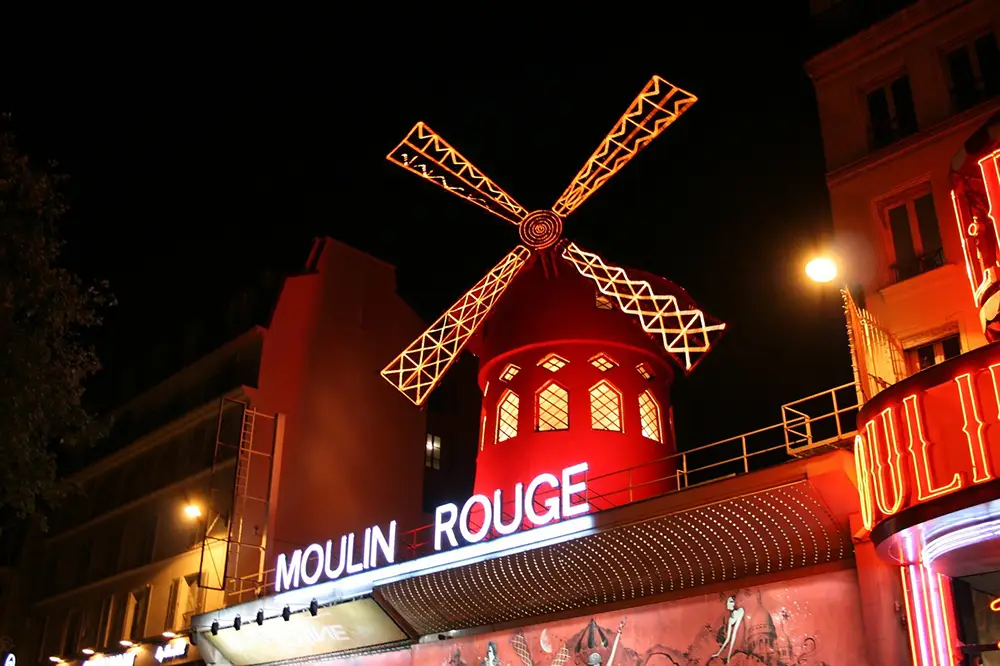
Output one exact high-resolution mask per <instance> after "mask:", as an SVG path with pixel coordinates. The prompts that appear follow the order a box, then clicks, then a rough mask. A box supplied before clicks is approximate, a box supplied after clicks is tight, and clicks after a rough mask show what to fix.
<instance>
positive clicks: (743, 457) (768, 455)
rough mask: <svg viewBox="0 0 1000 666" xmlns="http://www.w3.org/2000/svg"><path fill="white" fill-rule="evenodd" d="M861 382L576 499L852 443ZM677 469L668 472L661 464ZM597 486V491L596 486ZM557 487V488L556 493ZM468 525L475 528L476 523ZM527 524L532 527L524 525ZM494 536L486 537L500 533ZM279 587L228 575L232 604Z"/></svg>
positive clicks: (610, 500)
mask: <svg viewBox="0 0 1000 666" xmlns="http://www.w3.org/2000/svg"><path fill="white" fill-rule="evenodd" d="M858 395H859V393H858V387H857V385H856V384H855V383H854V382H850V383H848V384H843V385H841V386H837V387H835V388H832V389H829V390H826V391H823V392H821V393H817V394H815V395H811V396H808V397H806V398H802V399H800V400H796V401H794V402H790V403H787V404H785V405H782V409H781V412H782V421H781V423H776V424H774V425H771V426H768V427H766V428H760V429H758V430H754V431H751V432H748V433H744V434H742V435H738V436H736V437H730V438H728V439H724V440H721V441H717V442H712V443H711V444H705V445H703V446H699V447H696V448H693V449H689V450H687V451H682V452H678V453H674V454H672V455H669V456H664V457H663V458H660V459H658V460H654V461H651V462H648V463H644V464H642V465H637V466H634V467H627V468H623V469H620V470H616V471H613V472H609V473H605V474H601V475H596V476H587V477H586V480H587V491H586V492H585V493H581V495H582V497H578V498H577V501H581V500H582V501H586V502H587V503H588V504H589V505H590V510H591V511H605V510H608V509H613V508H615V507H618V506H622V505H625V504H628V503H630V502H632V501H635V500H636V499H650V498H653V497H660V496H664V495H668V494H672V493H676V492H681V491H684V490H687V489H689V488H694V487H696V486H702V485H705V484H708V483H712V482H715V481H721V480H724V479H729V478H733V477H736V476H739V475H742V474H748V473H750V472H755V471H758V470H761V469H765V468H768V467H773V466H775V465H778V464H781V463H784V462H787V461H789V460H791V459H793V458H798V457H803V456H809V455H814V454H817V453H822V452H826V451H830V450H832V449H835V448H850V446H851V445H852V444H853V440H854V435H855V434H856V426H855V420H856V417H857V413H858V409H859V407H860V405H859V403H858ZM663 469H672V470H675V471H673V472H671V473H669V474H666V475H664V474H662V473H658V471H659V470H663ZM595 488H599V489H600V490H595ZM556 493H558V490H557V491H554V492H553V493H552V495H555V494H556ZM547 497H548V495H545V494H541V493H540V494H539V495H537V496H536V498H535V504H536V508H537V509H538V510H539V512H543V511H544V508H545V507H544V500H545V499H546V498H547ZM513 502H514V500H513V499H511V500H510V501H509V502H505V503H504V505H503V514H502V515H503V518H504V522H507V523H509V522H510V521H511V520H512V519H513V516H512V514H511V509H512V508H513V507H514V504H513ZM470 527H471V528H472V529H473V531H475V530H476V529H477V527H479V526H477V525H475V524H472V525H470ZM525 528H526V529H527V528H530V527H529V526H527V525H526V526H525ZM497 537H498V535H496V534H489V535H487V537H486V540H489V539H492V538H497ZM433 538H434V526H433V525H423V526H421V527H418V528H416V529H412V530H409V531H407V532H403V533H402V534H400V535H399V544H400V545H399V553H398V555H399V557H398V560H412V559H415V558H418V557H423V556H425V555H430V554H432V553H433V552H434V550H433V548H434V546H433ZM273 589H274V570H273V569H272V570H268V571H266V572H264V573H263V574H262V575H253V576H248V577H246V578H245V579H237V580H234V581H231V584H230V585H229V586H228V587H227V599H228V600H230V601H227V603H234V602H235V601H233V600H235V599H239V600H245V598H246V597H245V595H246V594H247V593H248V592H251V593H253V594H254V595H255V596H258V597H259V596H266V595H267V594H270V593H272V592H273Z"/></svg>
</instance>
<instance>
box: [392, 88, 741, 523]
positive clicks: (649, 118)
mask: <svg viewBox="0 0 1000 666" xmlns="http://www.w3.org/2000/svg"><path fill="white" fill-rule="evenodd" d="M696 99H697V98H695V97H694V96H693V95H691V94H690V93H688V92H685V91H683V90H681V89H680V88H677V87H676V86H673V85H671V84H670V83H667V82H666V81H665V80H663V79H661V78H660V77H658V76H654V77H653V78H652V79H651V80H650V81H649V83H648V84H647V85H646V86H645V88H643V90H642V92H641V93H640V94H639V96H638V97H637V98H636V99H635V101H633V102H632V104H631V106H629V108H628V111H626V112H625V115H624V116H622V118H621V119H620V120H619V121H618V122H617V123H616V124H615V126H614V128H613V129H612V130H611V133H610V134H609V135H608V136H607V138H605V139H604V141H602V142H601V144H600V145H599V146H598V148H597V150H596V151H594V154H593V155H592V156H591V157H590V158H589V159H588V160H587V162H586V164H585V165H584V166H583V168H582V169H581V170H580V171H579V173H577V175H576V177H575V178H574V179H573V181H572V182H571V183H570V185H569V187H568V188H566V191H565V192H563V194H562V196H560V197H559V199H558V200H557V201H556V203H555V205H554V206H553V207H552V209H551V210H537V211H534V212H529V211H528V210H526V209H525V208H523V207H521V206H520V205H519V204H518V203H517V202H516V201H515V200H514V199H513V198H512V197H511V196H510V195H508V194H507V193H506V192H504V191H503V190H502V189H500V187H499V186H497V185H496V183H494V182H493V181H492V180H490V179H489V178H488V177H486V175H485V174H483V172H481V171H480V170H479V169H477V168H476V167H475V166H473V165H472V164H471V163H470V162H469V161H468V160H467V159H465V157H463V156H462V155H461V154H460V153H459V152H458V151H457V150H455V149H454V148H452V147H451V146H450V145H449V144H448V143H446V142H445V140H444V139H442V138H441V137H440V136H438V135H437V134H436V133H434V132H433V131H432V130H431V129H430V128H429V127H428V126H427V125H425V124H424V123H417V124H416V125H415V126H414V128H413V129H412V130H411V131H410V133H409V134H408V135H407V136H406V138H405V139H403V141H402V142H401V143H400V144H399V145H398V146H397V147H396V148H395V149H394V150H393V151H392V152H390V153H389V155H388V156H387V159H388V160H389V161H391V162H393V163H395V164H398V165H399V166H401V167H403V168H404V169H407V170H409V171H412V172H413V173H415V174H417V175H418V176H421V177H423V178H425V179H427V180H428V181H430V182H432V183H435V184H437V185H439V186H441V187H443V188H444V189H445V190H447V191H448V192H451V193H452V194H457V195H458V196H460V197H462V198H463V199H466V200H468V201H470V202H472V203H474V204H476V205H477V206H480V207H481V208H484V209H486V210H488V211H489V212H491V213H493V214H494V215H496V216H497V217H499V218H501V219H503V220H506V221H507V222H510V223H511V224H513V225H515V226H517V228H518V231H519V232H520V236H521V241H522V244H521V245H518V246H517V247H515V248H514V250H513V251H511V252H510V254H508V255H507V256H506V257H504V258H503V259H502V260H501V261H500V263H498V264H497V265H496V266H494V267H493V268H492V269H491V270H490V271H489V272H488V273H487V274H486V275H485V277H483V278H482V279H481V280H480V281H479V282H478V283H476V285H475V286H474V287H472V289H470V290H469V291H468V292H467V293H466V294H465V295H464V296H462V297H461V298H460V299H459V300H458V302H457V303H455V304H454V305H453V306H452V307H451V308H449V309H448V311H447V312H445V313H444V314H443V315H441V317H440V318H438V319H437V321H435V322H434V323H433V324H431V326H430V328H428V329H427V331H426V332H425V333H424V334H423V335H421V336H420V337H419V338H417V339H416V340H415V341H414V342H413V344H411V345H410V346H409V347H407V348H406V349H405V350H404V351H403V352H402V353H401V354H400V355H399V356H398V357H396V359H395V360H393V361H392V363H390V364H389V365H388V366H387V367H386V368H385V369H384V370H383V371H382V375H383V377H385V378H386V379H387V380H388V381H389V382H390V383H391V384H392V385H393V386H395V387H396V388H397V389H399V390H400V391H401V392H402V393H403V395H405V396H406V397H407V398H409V399H410V400H411V401H413V402H414V403H415V404H417V405H422V404H423V403H424V401H425V400H426V399H427V396H428V394H429V393H430V392H431V391H432V390H433V389H434V387H435V386H436V385H437V384H438V382H439V381H440V380H441V378H442V376H443V375H444V373H445V372H446V371H447V370H448V368H449V366H450V365H451V364H452V363H453V362H454V361H455V360H456V359H457V358H458V355H459V354H460V353H461V352H462V350H463V349H464V348H465V347H466V345H469V346H470V348H471V350H472V351H473V352H474V353H476V354H477V355H478V356H479V386H480V389H481V390H482V393H483V409H482V414H481V426H480V435H479V457H478V461H477V468H476V482H475V492H476V493H484V494H487V495H489V496H491V495H492V494H493V491H494V490H495V489H502V490H504V492H507V491H509V490H510V489H512V488H513V487H514V484H515V483H517V482H522V483H527V482H528V481H530V480H531V479H532V478H534V477H535V476H537V475H538V474H541V473H543V472H550V473H555V474H558V473H559V471H560V470H562V469H564V468H566V467H568V466H570V465H574V464H577V463H580V462H586V463H588V464H589V467H590V471H589V477H590V479H592V481H591V484H590V486H591V492H592V494H593V493H594V492H598V493H599V492H601V488H599V487H598V486H603V487H604V489H605V491H608V490H610V489H611V488H612V487H613V488H615V489H618V488H622V487H624V486H625V485H626V484H627V482H628V481H631V485H632V486H635V485H637V484H641V483H643V482H647V485H646V486H645V487H644V488H640V489H637V490H633V491H632V493H630V494H619V495H618V496H617V497H616V498H613V499H611V501H613V502H614V503H615V504H618V503H621V502H623V501H628V500H629V499H637V498H639V497H642V496H649V495H651V494H658V493H660V492H663V491H664V490H665V489H668V488H672V487H674V481H673V473H674V469H675V466H674V464H673V463H672V462H671V461H670V460H666V461H662V462H660V463H657V464H652V465H649V464H646V463H651V462H652V461H657V460H661V459H663V458H664V457H666V456H669V455H670V454H672V453H674V452H675V450H676V445H675V442H674V441H673V428H672V427H671V426H670V423H669V419H670V387H671V384H672V382H673V378H674V372H675V371H676V370H677V369H679V370H681V371H682V372H690V371H691V370H692V369H693V368H694V367H695V365H696V364H697V363H698V360H699V359H700V358H701V357H702V355H703V354H705V353H706V352H707V351H708V350H709V348H710V347H711V345H712V344H713V343H714V342H715V340H716V338H717V336H718V335H719V334H721V332H722V330H723V329H724V328H725V324H723V323H720V322H716V321H714V320H712V319H710V318H709V317H707V316H706V315H705V314H704V313H703V312H702V311H701V310H700V309H699V308H698V307H697V306H696V305H695V304H694V302H693V301H692V300H691V299H690V298H689V297H688V296H687V294H686V293H685V292H684V291H683V290H682V289H680V288H679V287H677V286H676V285H674V284H672V283H670V282H668V281H667V280H664V279H663V278H659V277H656V276H653V275H649V274H646V273H641V272H640V271H634V270H631V269H630V270H626V269H624V268H620V267H617V266H614V265H611V264H608V263H607V262H605V261H604V260H603V259H601V257H599V256H598V255H596V254H593V253H591V252H587V251H585V250H583V249H582V248H580V247H579V246H578V245H576V244H575V243H573V242H571V241H568V240H567V239H565V238H563V235H562V232H563V220H564V219H565V218H566V217H567V216H568V215H569V214H570V213H572V212H573V211H574V210H576V209H577V208H578V207H579V206H580V204H582V203H583V202H584V201H586V199H587V198H588V197H589V196H591V195H592V194H593V193H594V192H595V191H597V189H598V188H599V187H600V186H601V185H603V184H604V183H605V182H606V181H607V180H608V179H609V178H610V177H611V176H613V175H614V174H615V173H617V172H618V170H619V169H621V168H622V167H623V166H624V165H625V164H626V163H627V162H628V161H629V160H631V159H632V158H633V157H634V156H635V155H636V153H638V152H639V151H640V150H641V149H642V148H643V147H645V146H646V145H648V144H649V143H650V142H651V141H652V140H653V139H654V138H656V137H657V136H658V135H659V134H660V133H661V132H663V130H665V129H666V128H667V127H669V126H670V125H671V124H672V123H673V122H674V121H675V120H676V119H677V118H678V117H679V116H680V115H681V114H682V113H683V112H684V111H686V110H687V109H688V108H690V106H691V105H692V104H694V102H695V101H696ZM637 465H644V466H643V468H642V470H641V471H638V472H636V473H633V474H632V475H631V477H630V478H626V477H625V476H624V475H623V476H621V478H618V479H616V480H612V479H611V478H607V477H606V478H604V479H603V480H600V479H598V480H597V481H594V480H593V479H594V478H595V477H601V476H602V475H606V474H608V473H611V472H617V471H618V470H622V469H625V468H629V467H634V466H637ZM656 479H661V481H659V482H653V481H655V480H656ZM662 479H669V481H662ZM650 482H652V483H650ZM595 483H596V485H595Z"/></svg>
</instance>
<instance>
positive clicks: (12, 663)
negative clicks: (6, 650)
mask: <svg viewBox="0 0 1000 666" xmlns="http://www.w3.org/2000/svg"><path fill="white" fill-rule="evenodd" d="M3 666H17V657H15V656H14V653H13V652H11V653H10V654H8V655H7V656H6V657H4V658H3Z"/></svg>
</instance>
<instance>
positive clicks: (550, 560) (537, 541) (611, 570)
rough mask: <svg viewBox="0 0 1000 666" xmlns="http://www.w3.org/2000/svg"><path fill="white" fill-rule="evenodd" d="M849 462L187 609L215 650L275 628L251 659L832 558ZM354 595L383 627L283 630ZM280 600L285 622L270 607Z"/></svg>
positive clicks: (515, 617) (846, 497)
mask: <svg viewBox="0 0 1000 666" xmlns="http://www.w3.org/2000/svg"><path fill="white" fill-rule="evenodd" d="M853 470H854V462H853V456H852V455H851V454H850V453H848V452H846V451H836V452H834V453H829V454H824V455H817V456H815V457H812V458H808V459H802V460H797V461H793V462H789V463H787V464H784V465H780V466H777V467H774V468H770V469H766V470H762V471H759V472H755V473H753V474H748V475H743V476H739V477H735V478H730V479H728V480H724V481H718V482H715V483H711V484H706V485H704V486H700V487H696V488H691V489H688V490H685V491H684V492H681V493H672V494H669V495H664V496H662V497H657V498H653V499H649V500H645V501H642V502H636V503H632V504H628V505H625V506H621V507H618V508H615V509H610V510H607V511H601V512H598V513H592V514H587V515H584V516H580V517H578V518H573V519H571V520H567V521H563V522H560V523H553V524H550V525H546V526H543V527H539V528H535V529H532V530H528V531H525V532H519V533H515V534H513V535H510V536H507V537H503V538H500V539H496V540H494V541H489V542H481V543H478V544H474V545H471V546H466V547H463V548H457V549H452V550H446V551H442V552H439V553H435V554H433V555H429V556H426V557H423V558H420V559H416V560H406V561H403V562H398V563H396V564H393V565H389V566H387V567H381V568H378V569H372V570H369V571H366V572H364V573H361V574H357V575H353V576H348V577H345V578H341V579H337V580H333V581H327V582H325V583H320V584H317V585H313V586H311V587H300V588H296V589H291V590H287V591H284V592H281V593H278V594H275V595H272V596H269V597H265V598H262V599H258V600H256V601H253V602H248V603H245V604H241V605H238V606H231V607H229V608H224V609H220V610H218V611H213V612H212V613H207V614H205V615H201V616H198V617H196V618H194V620H193V621H192V628H193V629H194V630H195V631H197V632H199V633H200V634H201V635H202V636H205V638H208V639H209V640H212V642H213V643H216V644H218V645H219V649H220V651H221V652H222V653H223V654H224V655H228V653H230V652H233V654H234V655H235V652H234V651H235V650H237V649H242V648H240V647H239V646H238V645H237V644H236V641H237V640H243V639H244V636H243V635H242V634H248V633H249V631H254V632H260V631H263V630H264V629H267V631H268V632H272V631H273V632H274V633H273V636H274V638H273V639H271V641H272V642H271V643H269V644H268V645H269V646H270V647H268V648H267V650H268V651H267V653H266V655H267V656H268V657H269V658H267V659H265V658H263V656H264V655H263V654H262V653H261V652H260V651H259V650H258V652H257V656H256V657H255V658H256V659H257V661H256V662H247V661H243V659H244V658H243V657H240V656H238V655H236V656H235V658H232V663H233V664H234V665H236V666H243V664H246V663H264V662H267V661H276V660H279V659H280V660H291V659H297V658H302V656H305V655H309V656H320V655H326V654H331V653H336V654H338V655H341V654H345V653H348V652H352V651H358V650H363V649H370V648H376V649H380V648H379V646H383V645H386V644H391V643H392V642H393V641H401V640H404V639H409V640H413V639H417V638H419V637H420V636H425V635H429V634H430V635H434V634H440V633H446V632H449V631H456V630H462V629H471V628H475V627H484V626H489V625H497V624H502V623H507V622H518V621H527V620H531V621H539V620H540V619H541V618H544V617H546V616H550V615H552V614H555V613H562V612H567V611H570V612H572V611H575V610H582V609H591V608H599V607H601V606H606V605H609V604H614V603H616V602H623V601H624V602H628V601H636V602H637V601H638V600H639V599H642V598H652V597H657V596H660V595H669V594H671V593H674V594H685V593H687V591H689V590H694V589H696V588H698V587H700V586H704V585H709V584H713V583H722V582H728V581H735V580H738V579H743V578H749V577H754V576H763V575H768V574H776V573H781V572H790V571H794V570H796V569H803V568H805V567H811V566H817V565H823V564H830V563H835V562H839V561H841V560H846V559H849V558H851V557H852V556H853V545H852V540H851V535H850V524H849V523H850V521H849V516H850V514H852V513H856V512H857V510H858V499H857V488H856V486H855V485H854V476H853ZM313 600H314V601H315V602H316V603H317V604H318V605H319V607H320V610H319V614H318V615H317V617H316V618H311V617H310V616H309V615H308V613H306V612H304V609H306V608H307V607H308V606H309V604H310V603H311V601H313ZM328 604H334V605H332V606H327V605H328ZM354 604H364V606H365V608H366V610H365V611H364V612H365V613H369V614H370V616H371V617H374V618H377V620H372V622H373V623H376V622H377V623H383V624H378V626H382V627H384V633H380V632H382V631H383V630H380V631H379V632H375V633H373V634H371V635H369V636H368V637H367V638H363V639H362V638H361V637H360V634H358V635H357V640H353V642H350V643H348V642H346V641H342V642H339V643H336V644H334V643H330V642H326V643H324V644H323V645H317V646H309V647H308V648H307V647H303V646H302V645H300V644H299V643H297V642H296V641H295V640H292V642H291V643H288V642H287V641H288V640H291V639H285V638H281V637H280V634H281V633H282V631H283V630H287V629H289V627H290V625H291V624H293V622H296V621H300V620H297V619H296V618H298V617H302V618H303V620H301V621H307V622H308V621H319V619H321V618H325V617H328V615H327V614H328V613H344V612H345V610H344V609H347V608H351V607H352V605H354ZM286 606H288V607H289V608H290V609H291V610H292V616H291V617H292V620H293V622H292V623H289V622H284V621H282V619H281V617H280V615H281V611H282V609H283V608H284V607H286ZM337 609H341V610H337ZM258 610H261V611H263V614H264V617H265V622H264V624H263V627H257V626H256V625H254V624H253V623H252V621H250V620H248V618H253V616H254V614H255V613H256V612H257V611H258ZM376 611H377V612H376ZM237 615H241V617H242V618H243V623H244V624H243V629H242V631H241V632H238V633H239V634H241V635H240V636H236V632H234V630H233V629H232V623H233V621H234V619H235V617H236V616H237ZM329 617H332V615H331V616H329ZM390 618H391V619H390ZM330 621H331V622H333V620H330ZM213 622H218V623H219V627H220V629H219V632H218V635H217V636H215V637H212V636H210V635H209V628H210V625H211V624H212V623H213ZM338 622H340V621H339V620H338ZM384 623H389V624H391V625H392V626H389V624H384ZM341 624H343V625H344V626H345V627H346V626H348V624H349V622H348V621H347V620H344V621H343V622H341ZM373 626H375V625H374V624H373ZM272 627H273V629H272ZM248 630H249V631H248ZM314 630H315V628H314ZM348 633H350V630H349V629H348ZM224 635H225V636H226V637H227V638H223V636H224ZM220 639H221V640H222V641H229V642H227V643H225V644H223V643H220ZM282 641H284V642H282ZM321 650H322V652H321ZM209 661H210V663H214V662H212V660H209Z"/></svg>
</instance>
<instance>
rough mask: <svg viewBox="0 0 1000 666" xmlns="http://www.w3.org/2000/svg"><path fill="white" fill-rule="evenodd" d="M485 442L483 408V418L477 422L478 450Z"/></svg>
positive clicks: (484, 415)
mask: <svg viewBox="0 0 1000 666" xmlns="http://www.w3.org/2000/svg"><path fill="white" fill-rule="evenodd" d="M485 444H486V410H485V409H484V410H483V418H482V420H481V421H480V423H479V450H480V451H482V450H483V446H484V445H485Z"/></svg>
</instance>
